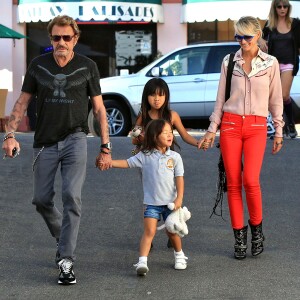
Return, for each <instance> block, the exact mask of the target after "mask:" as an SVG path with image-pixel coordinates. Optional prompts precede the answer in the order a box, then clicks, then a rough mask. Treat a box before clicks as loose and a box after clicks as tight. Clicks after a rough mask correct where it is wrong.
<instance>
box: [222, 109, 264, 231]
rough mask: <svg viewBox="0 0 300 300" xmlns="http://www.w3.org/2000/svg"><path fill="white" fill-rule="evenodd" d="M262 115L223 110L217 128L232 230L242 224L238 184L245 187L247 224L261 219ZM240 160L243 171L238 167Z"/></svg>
mask: <svg viewBox="0 0 300 300" xmlns="http://www.w3.org/2000/svg"><path fill="white" fill-rule="evenodd" d="M266 125H267V123H266V118H265V117H259V116H253V115H246V116H240V115H236V114H231V113H226V112H225V113H224V115H223V118H222V123H221V128H220V146H221V150H222V156H223V160H224V166H225V170H226V176H227V197H228V206H229V211H230V217H231V225H232V227H233V228H234V229H241V228H243V227H244V226H245V224H244V209H243V199H242V185H243V186H244V189H245V194H246V202H247V206H248V212H249V216H250V223H251V224H252V225H258V224H260V222H261V221H262V196H261V189H260V182H259V177H260V170H261V166H262V162H263V157H264V152H265V148H266V140H267V126H266ZM242 160H243V170H242Z"/></svg>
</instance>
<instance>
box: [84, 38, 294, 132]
mask: <svg viewBox="0 0 300 300" xmlns="http://www.w3.org/2000/svg"><path fill="white" fill-rule="evenodd" d="M238 49H239V44H238V43H236V42H217V43H203V44H197V45H190V46H185V47H182V48H179V49H176V50H174V51H172V52H170V53H168V54H166V55H164V56H162V57H161V58H159V59H157V60H156V61H154V62H153V63H151V64H149V65H148V66H146V67H145V68H143V69H142V70H140V71H139V72H138V73H136V74H130V75H123V76H114V77H108V78H103V79H101V80H100V85H101V89H102V96H103V99H104V104H105V107H106V110H107V118H108V124H109V133H110V136H123V135H127V134H128V132H129V130H130V129H131V128H132V126H133V124H134V122H135V119H136V117H137V114H138V112H139V110H140V105H141V98H142V91H143V88H144V86H145V84H146V82H147V81H148V80H149V79H151V78H152V77H161V78H163V79H164V80H165V81H166V82H167V84H168V86H169V88H170V105H171V108H172V109H174V110H175V111H177V112H178V113H179V115H180V117H181V119H182V120H197V119H208V118H209V116H210V115H211V113H212V110H213V107H214V104H215V100H216V95H217V89H218V83H219V78H220V70H221V63H222V60H223V58H224V56H225V55H226V54H228V53H231V52H236V51H237V50H238ZM296 87H297V89H296ZM292 97H293V99H294V101H295V103H296V105H295V106H296V110H297V114H298V115H300V113H299V112H300V109H299V107H300V76H296V77H295V80H294V83H293V86H292ZM89 127H90V131H91V132H92V133H93V134H94V135H99V126H98V123H97V122H95V120H94V117H93V114H92V112H90V114H89Z"/></svg>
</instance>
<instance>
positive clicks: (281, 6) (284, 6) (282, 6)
mask: <svg viewBox="0 0 300 300" xmlns="http://www.w3.org/2000/svg"><path fill="white" fill-rule="evenodd" d="M276 7H277V8H278V9H282V8H284V9H286V8H288V7H289V6H288V5H277V6H276Z"/></svg>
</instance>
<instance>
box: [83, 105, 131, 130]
mask: <svg viewBox="0 0 300 300" xmlns="http://www.w3.org/2000/svg"><path fill="white" fill-rule="evenodd" d="M104 105H105V108H106V116H107V122H108V127H109V135H110V136H126V135H128V132H129V129H130V116H129V114H128V113H127V111H126V109H125V108H124V107H123V105H121V104H119V103H118V102H117V101H115V100H106V101H104ZM88 126H89V129H90V132H91V133H92V134H93V135H94V136H100V128H99V124H98V122H97V121H96V120H95V118H94V114H93V110H91V111H90V113H89V116H88Z"/></svg>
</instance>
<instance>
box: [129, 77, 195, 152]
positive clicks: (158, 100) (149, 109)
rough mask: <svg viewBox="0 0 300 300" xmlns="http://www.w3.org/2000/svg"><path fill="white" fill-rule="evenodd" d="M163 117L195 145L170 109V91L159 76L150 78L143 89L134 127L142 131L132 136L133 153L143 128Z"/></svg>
mask: <svg viewBox="0 0 300 300" xmlns="http://www.w3.org/2000/svg"><path fill="white" fill-rule="evenodd" d="M156 119H164V120H167V121H168V122H169V123H170V124H172V126H173V128H175V129H176V130H177V131H178V133H179V134H180V136H181V138H182V139H183V140H184V141H185V142H186V143H188V144H190V145H192V146H195V147H197V146H198V142H197V140H196V139H195V138H194V137H192V136H191V135H189V134H188V132H187V131H186V129H185V128H184V126H183V124H182V122H181V119H180V117H179V115H178V113H177V112H176V111H174V110H170V91H169V87H168V85H167V83H166V82H165V81H164V80H163V79H161V78H152V79H150V80H149V81H148V82H147V83H146V85H145V87H144V90H143V95H142V104H141V111H140V113H139V115H138V118H137V120H136V124H135V128H137V127H141V130H142V133H141V134H140V135H139V136H138V137H133V139H132V143H133V144H134V145H136V149H135V150H133V154H136V153H138V152H139V150H140V148H141V145H142V142H143V136H144V135H143V129H144V128H146V126H147V124H148V123H149V121H151V120H156Z"/></svg>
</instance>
